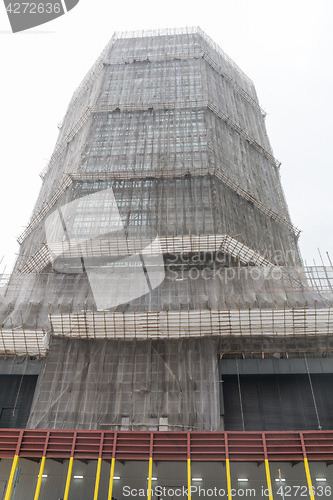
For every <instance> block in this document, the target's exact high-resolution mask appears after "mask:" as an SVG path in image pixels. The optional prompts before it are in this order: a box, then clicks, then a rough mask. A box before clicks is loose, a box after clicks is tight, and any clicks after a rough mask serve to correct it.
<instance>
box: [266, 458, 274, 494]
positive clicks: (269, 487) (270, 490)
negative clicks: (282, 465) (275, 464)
mask: <svg viewBox="0 0 333 500" xmlns="http://www.w3.org/2000/svg"><path fill="white" fill-rule="evenodd" d="M265 469H266V480H267V488H268V494H269V500H273V491H272V483H271V473H270V472H269V463H268V459H267V458H265Z"/></svg>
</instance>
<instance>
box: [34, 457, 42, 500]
mask: <svg viewBox="0 0 333 500" xmlns="http://www.w3.org/2000/svg"><path fill="white" fill-rule="evenodd" d="M44 467H45V457H42V461H41V464H40V468H39V476H38V481H37V487H36V491H35V496H34V500H38V498H39V494H40V487H41V486H42V479H43V472H44Z"/></svg>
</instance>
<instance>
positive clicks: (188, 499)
mask: <svg viewBox="0 0 333 500" xmlns="http://www.w3.org/2000/svg"><path fill="white" fill-rule="evenodd" d="M191 485H192V480H191V459H190V458H188V459H187V489H188V492H187V500H191Z"/></svg>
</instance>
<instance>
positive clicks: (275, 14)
mask: <svg viewBox="0 0 333 500" xmlns="http://www.w3.org/2000/svg"><path fill="white" fill-rule="evenodd" d="M332 20H333V2H332V1H331V0H316V1H314V0H313V1H312V0H311V1H310V0H279V1H277V0H274V1H273V0H218V1H211V0H207V1H201V2H197V1H195V0H192V1H189V0H177V1H175V0H168V2H163V3H162V2H161V3H159V2H156V1H147V0H140V1H138V0H127V1H126V0H125V1H117V2H115V1H110V0H80V2H79V4H78V5H77V6H76V7H75V8H74V9H73V10H72V11H70V12H69V13H68V14H66V15H64V16H62V17H60V18H58V19H56V20H54V21H52V22H50V23H48V24H45V25H43V26H40V27H37V28H35V29H32V30H28V31H26V32H22V33H16V34H12V33H11V31H10V25H9V21H8V19H7V16H6V12H5V9H4V6H3V2H1V3H0V55H1V78H0V123H1V130H0V141H1V176H0V182H1V192H0V214H1V215H0V234H1V240H0V261H1V257H2V255H3V256H4V259H3V261H2V264H1V265H0V273H1V272H3V270H4V265H6V266H7V267H6V273H8V272H9V271H10V270H11V267H12V265H13V261H14V257H15V253H17V252H18V244H17V243H16V237H17V236H18V235H19V234H20V233H21V232H22V230H23V229H24V227H25V226H26V225H27V223H28V221H29V218H30V215H31V212H32V209H33V206H34V203H35V200H36V198H37V195H38V192H39V189H40V186H41V180H40V178H39V173H40V171H41V170H42V169H43V168H44V166H45V165H46V163H47V160H48V158H50V156H51V154H52V151H53V148H54V145H55V141H56V138H57V134H58V129H57V124H58V123H59V122H60V121H61V119H62V118H63V116H64V114H65V111H66V108H67V105H68V103H69V100H70V98H71V96H72V94H73V92H74V90H75V88H76V87H77V86H78V84H79V83H80V81H81V80H82V78H83V76H84V75H85V73H86V72H87V71H88V70H89V68H90V67H91V65H92V64H93V62H94V61H95V59H96V58H97V57H98V55H99V54H100V52H101V51H102V49H103V48H104V46H105V45H106V43H107V42H108V40H109V39H110V38H111V36H112V34H113V33H114V31H127V30H136V29H148V28H165V27H184V26H200V27H201V28H202V29H203V30H204V31H205V32H206V33H207V35H209V36H210V37H211V38H212V39H213V40H214V41H215V42H216V43H218V44H219V45H220V46H221V47H222V48H223V50H224V51H225V52H227V54H228V55H229V56H230V57H231V58H232V59H234V60H235V61H236V62H237V64H238V65H239V66H240V67H241V69H242V70H243V71H244V72H245V73H246V74H247V75H248V76H249V77H250V78H251V79H252V80H253V81H254V84H255V86H256V89H257V93H258V97H259V101H260V104H261V106H262V107H263V108H264V109H265V110H266V112H267V118H266V125H267V129H268V134H269V138H270V141H271V144H272V147H273V150H274V154H275V157H276V158H277V159H279V160H280V161H281V162H282V166H281V176H282V184H283V187H284V190H285V193H286V198H287V202H288V205H289V208H290V212H291V217H292V221H293V223H294V224H295V225H296V226H298V227H299V228H300V229H301V230H302V234H301V238H300V247H301V252H302V255H303V258H304V259H305V260H306V261H307V263H308V264H310V263H313V259H315V260H316V263H317V264H319V263H320V258H319V255H318V251H317V248H318V247H319V248H320V251H321V253H322V255H323V257H324V255H325V253H326V251H328V252H329V254H330V256H331V260H333V231H332V229H333V227H332V225H333V224H332V220H333V201H332V191H333V173H332V166H333V165H332V157H333V156H332V153H331V148H332V145H333V140H332V125H331V120H332V116H333V97H332V95H333V92H332V89H333V64H332V62H333V61H332V58H333V29H332ZM325 262H326V263H328V261H327V258H325Z"/></svg>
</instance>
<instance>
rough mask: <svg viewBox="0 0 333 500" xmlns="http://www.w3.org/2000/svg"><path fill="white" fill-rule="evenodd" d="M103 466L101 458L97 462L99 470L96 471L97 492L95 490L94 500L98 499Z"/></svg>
mask: <svg viewBox="0 0 333 500" xmlns="http://www.w3.org/2000/svg"><path fill="white" fill-rule="evenodd" d="M101 467H102V459H101V458H99V459H98V462H97V471H96V482H95V492H94V500H97V499H98V490H99V481H100V478H101Z"/></svg>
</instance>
